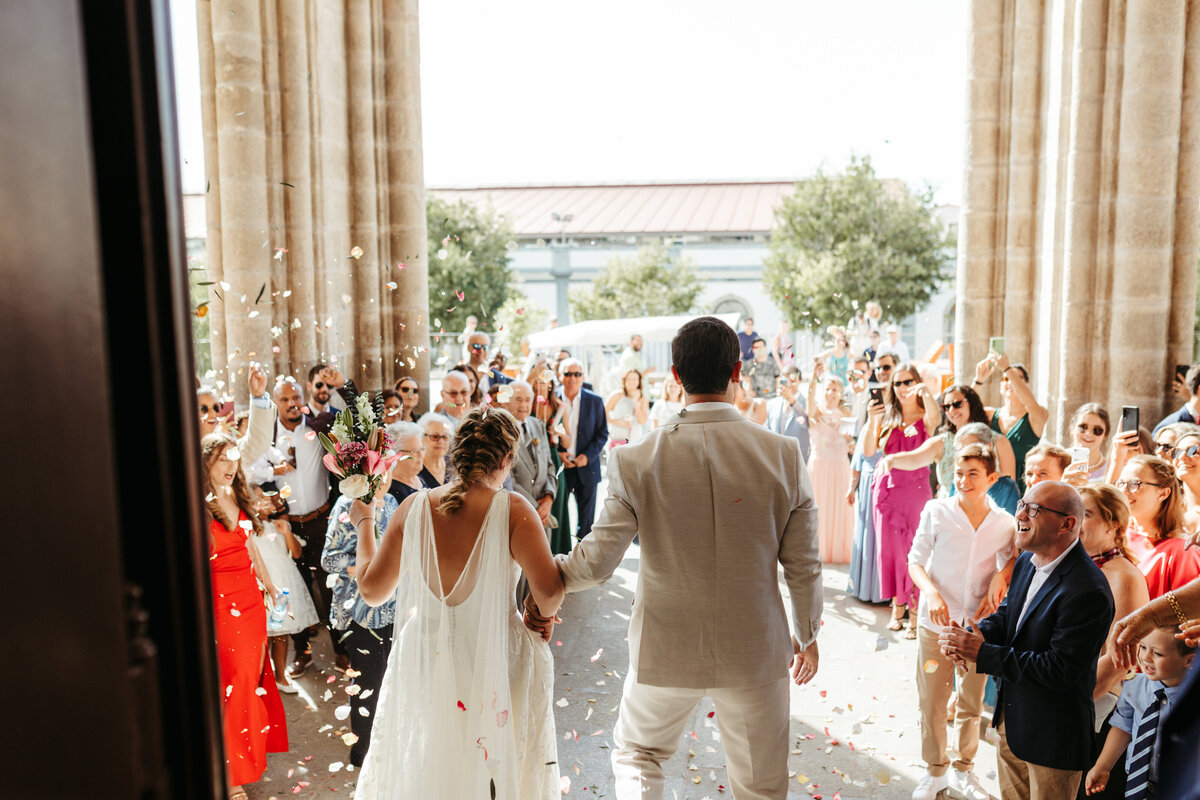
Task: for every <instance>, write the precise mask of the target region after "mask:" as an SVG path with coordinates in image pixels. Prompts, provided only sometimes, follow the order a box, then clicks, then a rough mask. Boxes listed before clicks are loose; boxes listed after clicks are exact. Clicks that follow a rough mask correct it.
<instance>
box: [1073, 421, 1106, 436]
mask: <svg viewBox="0 0 1200 800" xmlns="http://www.w3.org/2000/svg"><path fill="white" fill-rule="evenodd" d="M1075 430H1077V431H1079V432H1080V433H1087V432H1088V425H1087V424H1086V423H1083V422H1081V423H1079V424H1078V425H1076V426H1075ZM1091 430H1092V435H1093V436H1103V435H1104V428H1101V427H1100V426H1099V425H1092V426H1091Z"/></svg>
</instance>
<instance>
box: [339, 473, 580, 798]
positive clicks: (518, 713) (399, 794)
mask: <svg viewBox="0 0 1200 800" xmlns="http://www.w3.org/2000/svg"><path fill="white" fill-rule="evenodd" d="M508 512H509V496H508V492H505V491H503V490H501V491H498V492H496V496H495V497H494V498H493V499H492V503H491V506H490V507H489V508H488V512H487V515H486V516H485V518H484V522H483V526H482V528H481V530H480V532H479V536H478V538H477V540H476V542H475V546H474V549H473V550H472V551H471V555H470V557H469V558H468V560H467V566H466V567H465V568H464V569H463V572H462V575H461V576H460V577H459V579H458V582H457V583H456V584H455V586H453V587H452V588H451V589H450V590H449V591H445V590H444V587H442V586H441V579H440V578H439V572H438V563H437V551H436V549H435V547H434V537H433V524H432V519H431V514H432V512H431V510H430V506H429V498H428V493H427V492H421V493H420V494H419V495H418V496H417V497H416V499H415V500H414V502H413V506H412V510H411V511H410V512H409V515H408V517H407V519H406V520H405V523H404V543H403V548H402V551H401V563H400V583H399V585H398V586H397V589H396V627H397V633H396V641H395V645H394V646H393V648H392V654H391V657H390V658H389V660H388V667H387V673H386V674H385V675H384V679H383V685H382V687H381V689H380V695H379V704H378V707H377V709H376V719H375V725H374V728H373V730H372V733H371V747H370V749H369V750H368V752H367V757H366V761H365V763H364V764H363V768H362V774H361V777H360V778H359V781H358V788H357V790H356V792H355V797H356V798H357V800H376V799H377V798H378V799H380V800H382V799H383V798H421V799H422V800H433V799H435V798H436V799H437V800H459V798H470V799H471V800H474V799H475V798H478V800H488V799H489V798H492V797H495V798H501V800H553V799H554V798H557V797H560V796H561V790H560V788H559V776H558V764H557V761H558V758H557V742H556V736H555V732H554V709H553V707H552V705H551V693H552V690H553V687H554V677H553V658H552V656H551V655H550V650H549V648H548V647H547V646H546V644H545V643H544V642H543V641H542V640H541V638H540V637H538V636H537V635H536V634H534V633H532V632H531V631H529V630H528V629H526V628H525V626H524V625H522V624H521V619H520V617H519V616H517V612H516V608H515V606H514V604H513V592H514V589H515V586H516V577H517V566H516V564H515V563H514V562H513V560H512V556H511V555H510V554H509V542H508V538H509V537H508V530H509V523H508V518H509V513H508Z"/></svg>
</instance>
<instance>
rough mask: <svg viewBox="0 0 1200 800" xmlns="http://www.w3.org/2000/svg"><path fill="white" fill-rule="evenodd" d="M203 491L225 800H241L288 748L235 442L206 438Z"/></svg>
mask: <svg viewBox="0 0 1200 800" xmlns="http://www.w3.org/2000/svg"><path fill="white" fill-rule="evenodd" d="M200 447H201V452H202V453H203V456H204V475H203V477H204V491H205V498H206V502H207V504H208V511H209V514H210V515H211V516H212V519H211V521H210V523H209V572H210V573H211V578H212V590H213V619H214V621H215V628H216V634H217V662H218V665H219V667H220V673H221V697H222V699H223V700H224V709H223V710H224V714H223V717H224V729H225V771H226V773H227V775H226V781H227V783H228V785H229V797H230V800H244V798H245V797H246V793H245V791H243V789H242V784H245V783H254V782H256V781H257V780H258V779H259V778H260V777H262V774H263V771H264V770H265V769H266V768H267V753H282V752H286V751H287V749H288V740H287V721H286V718H285V717H284V713H283V703H282V702H280V699H279V692H278V690H277V689H276V688H275V676H274V675H273V674H272V672H271V661H270V659H268V658H267V657H266V656H267V612H266V607H265V605H264V603H263V592H262V589H260V588H259V586H258V580H257V579H256V578H255V575H256V574H257V576H258V577H259V578H261V579H262V581H263V584H264V585H265V586H266V587H267V591H268V592H269V595H270V596H274V595H275V594H276V591H275V587H274V585H273V584H272V583H271V578H270V576H269V575H268V574H267V572H266V570H265V569H264V568H263V565H262V561H261V559H260V558H259V556H258V550H257V548H256V547H255V546H254V539H253V538H252V537H251V536H250V533H251V532H253V531H254V530H255V529H256V528H258V527H259V524H260V523H259V521H258V518H257V517H256V516H255V515H254V511H253V509H254V506H253V499H252V498H251V495H250V491H249V488H248V486H247V484H246V478H245V476H244V475H243V474H242V470H241V463H240V460H239V458H238V452H237V442H236V441H235V440H234V439H233V438H232V437H230V436H228V435H226V434H222V433H213V434H209V435H208V436H205V437H204V439H203V441H202V442H201V445H200Z"/></svg>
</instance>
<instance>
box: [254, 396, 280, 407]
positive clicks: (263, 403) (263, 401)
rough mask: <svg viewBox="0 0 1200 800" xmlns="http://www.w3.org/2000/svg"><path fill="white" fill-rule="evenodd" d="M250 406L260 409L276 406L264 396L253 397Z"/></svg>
mask: <svg viewBox="0 0 1200 800" xmlns="http://www.w3.org/2000/svg"><path fill="white" fill-rule="evenodd" d="M250 405H252V406H257V407H258V408H270V407H271V406H272V405H274V404H273V403H272V402H271V401H270V399H269V398H268V397H267V396H266V395H265V394H264V395H263V396H262V397H251V398H250Z"/></svg>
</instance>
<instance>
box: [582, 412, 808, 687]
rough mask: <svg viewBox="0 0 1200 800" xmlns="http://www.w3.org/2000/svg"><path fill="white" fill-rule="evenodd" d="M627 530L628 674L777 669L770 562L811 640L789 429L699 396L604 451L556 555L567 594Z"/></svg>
mask: <svg viewBox="0 0 1200 800" xmlns="http://www.w3.org/2000/svg"><path fill="white" fill-rule="evenodd" d="M634 534H638V535H639V537H640V543H641V570H640V574H639V575H638V582H637V593H636V595H635V597H634V603H633V616H632V618H631V619H630V622H629V660H630V665H631V667H632V668H633V669H634V670H636V671H637V679H638V681H639V682H640V683H644V684H649V685H652V686H670V687H680V688H699V689H712V688H733V687H751V686H760V685H762V684H764V683H767V682H769V681H772V680H776V679H778V678H781V677H784V676H785V675H786V674H787V666H788V662H789V661H790V660H791V657H792V644H791V636H790V635H789V631H788V624H787V616H786V614H785V612H784V608H783V600H782V596H781V594H780V591H779V567H780V566H781V565H782V567H783V574H784V579H785V580H786V581H787V586H788V592H789V594H790V595H791V603H792V615H793V617H792V619H793V624H794V628H795V633H796V638H797V639H799V641H800V642H801V643H802V644H805V645H807V644H808V643H809V642H810V641H812V640H813V639H814V638H815V637H816V635H817V631H818V629H819V626H820V624H821V560H820V557H819V555H818V548H817V508H816V506H815V505H814V503H813V498H812V485H811V484H810V482H809V478H808V471H807V469H806V468H805V466H804V461H803V460H802V459H801V457H800V445H799V444H798V443H797V442H796V440H795V439H793V438H791V437H787V436H779V435H777V434H775V433H772V432H770V431H768V430H767V429H765V428H763V427H761V426H759V425H755V424H754V423H753V422H750V421H749V420H747V419H745V418H744V417H742V416H741V415H740V414H738V412H737V409H735V408H734V407H733V406H731V405H729V404H726V403H703V404H699V405H693V406H689V407H687V408H685V409H684V410H683V411H682V412H681V413H680V414H679V416H677V417H674V418H672V419H670V420H669V421H668V422H667V423H666V424H665V425H661V426H659V427H658V428H656V429H655V430H654V431H652V432H651V433H650V434H649V435H648V436H646V437H645V438H643V439H642V440H641V441H640V442H637V443H635V444H630V445H625V446H623V447H618V448H616V449H614V450H612V451H610V453H609V457H608V496H607V497H606V498H605V500H604V507H603V508H602V509H601V511H600V515H599V519H597V520H596V523H595V525H593V526H592V533H591V535H590V536H588V537H587V538H585V539H583V540H582V541H580V542H579V544H578V545H576V546H575V550H574V551H573V552H572V553H571V555H570V556H559V557H558V559H559V565H560V568H561V570H562V573H563V577H564V579H565V582H566V586H567V591H569V592H573V591H580V590H582V589H586V588H588V587H591V586H596V585H598V584H600V583H603V582H604V581H605V580H607V579H608V578H609V576H610V575H612V573H613V571H614V570H615V569H616V568H617V566H618V565H619V564H620V563H621V559H622V557H623V556H624V554H625V550H626V549H627V548H628V547H629V543H630V542H631V541H632V540H633V537H634Z"/></svg>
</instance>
